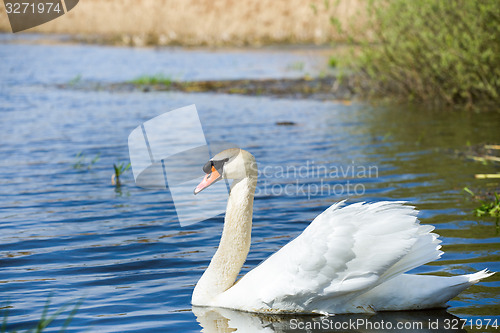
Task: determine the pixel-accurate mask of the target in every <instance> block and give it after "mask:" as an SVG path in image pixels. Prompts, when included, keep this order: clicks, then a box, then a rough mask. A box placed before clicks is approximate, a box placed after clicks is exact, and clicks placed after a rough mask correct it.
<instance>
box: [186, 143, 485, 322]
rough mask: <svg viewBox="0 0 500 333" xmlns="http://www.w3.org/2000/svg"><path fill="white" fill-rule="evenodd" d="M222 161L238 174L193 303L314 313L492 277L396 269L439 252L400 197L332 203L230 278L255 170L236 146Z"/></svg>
mask: <svg viewBox="0 0 500 333" xmlns="http://www.w3.org/2000/svg"><path fill="white" fill-rule="evenodd" d="M224 159H227V161H226V162H225V164H224V166H223V170H222V177H224V178H230V179H236V180H235V182H234V183H233V185H232V188H231V193H230V197H229V200H228V207H227V211H226V219H225V224H224V230H223V234H222V237H221V243H220V246H219V248H218V250H217V253H216V254H215V255H214V258H213V259H212V262H211V263H210V266H209V267H208V268H207V270H206V272H205V274H204V275H203V277H202V278H201V279H200V281H199V282H198V284H197V286H196V288H195V291H194V292H193V299H192V303H193V305H200V306H215V307H223V308H230V309H237V310H243V311H250V312H263V313H322V314H336V313H337V314H338V313H359V312H373V311H387V310H412V309H424V308H435V307H443V306H445V304H446V302H447V301H448V300H449V299H451V298H453V297H455V296H456V295H457V294H458V293H460V292H461V291H462V290H464V289H466V288H467V287H469V286H470V285H472V284H474V283H476V282H478V281H479V280H480V279H483V278H486V277H488V276H490V275H492V274H493V273H488V272H487V271H486V270H484V271H481V272H477V273H475V274H471V275H462V276H455V277H437V276H420V275H410V274H404V273H405V272H407V271H409V270H411V269H413V268H415V267H418V266H420V265H423V264H425V263H428V262H430V261H433V260H436V259H438V258H439V257H440V256H441V254H442V252H441V251H440V250H439V248H440V245H439V243H440V241H439V240H438V235H436V234H434V233H432V230H433V229H434V228H433V227H432V226H422V225H420V224H419V221H418V219H417V217H416V216H417V211H416V210H415V209H414V207H411V206H408V205H404V204H403V203H402V202H386V201H385V202H378V203H373V204H366V203H356V204H352V205H348V206H345V205H344V202H340V203H337V204H334V205H332V206H331V207H330V208H328V209H327V210H325V211H324V212H323V213H322V214H320V215H319V216H318V217H316V218H315V219H314V221H313V222H311V224H310V225H309V226H308V227H307V228H306V229H305V230H304V231H303V232H302V233H301V234H300V235H299V236H298V237H297V238H295V239H294V240H292V241H291V242H289V243H288V244H286V245H285V246H284V247H283V248H281V249H280V250H279V251H278V252H276V253H275V254H273V255H272V256H271V257H269V258H268V259H267V260H265V261H264V262H262V263H261V264H260V265H259V266H257V267H256V268H254V269H253V270H251V271H250V272H249V273H247V274H246V275H245V276H243V277H242V278H241V279H240V280H239V281H237V283H236V284H234V280H235V278H236V276H237V274H238V272H239V270H240V269H241V266H242V265H243V263H244V261H245V259H246V256H247V254H248V249H249V246H250V230H251V220H252V209H253V193H254V191H255V184H256V179H257V177H256V174H257V173H256V170H254V169H255V164H254V162H255V160H254V159H253V156H252V155H251V154H249V153H248V152H246V151H244V150H239V149H230V150H226V151H223V152H222V153H220V154H218V155H216V156H215V157H214V158H213V160H214V161H218V160H224ZM235 165H238V170H233V166H235ZM242 168H244V171H245V172H244V175H245V176H244V178H242V176H241V174H242V172H241V171H242V170H241V169H242ZM236 171H238V177H232V175H234V174H236ZM208 178H209V177H208ZM206 186H208V185H206Z"/></svg>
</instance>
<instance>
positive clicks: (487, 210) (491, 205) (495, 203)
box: [464, 187, 500, 217]
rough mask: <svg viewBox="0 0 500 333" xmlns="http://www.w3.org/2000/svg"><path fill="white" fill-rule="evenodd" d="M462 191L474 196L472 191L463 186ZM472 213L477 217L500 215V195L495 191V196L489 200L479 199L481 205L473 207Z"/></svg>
mask: <svg viewBox="0 0 500 333" xmlns="http://www.w3.org/2000/svg"><path fill="white" fill-rule="evenodd" d="M464 191H465V192H467V193H469V194H470V195H471V196H473V197H476V195H475V194H474V192H472V191H471V190H469V189H468V188H467V187H464ZM474 214H475V215H476V216H478V217H481V216H491V217H500V195H499V194H498V193H496V192H495V197H494V198H493V200H491V201H485V200H481V205H480V206H479V207H477V208H475V209H474Z"/></svg>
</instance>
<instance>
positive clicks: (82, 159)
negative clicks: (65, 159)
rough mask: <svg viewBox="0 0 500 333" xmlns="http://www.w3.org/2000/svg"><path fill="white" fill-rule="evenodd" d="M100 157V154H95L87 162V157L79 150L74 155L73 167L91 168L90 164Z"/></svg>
mask: <svg viewBox="0 0 500 333" xmlns="http://www.w3.org/2000/svg"><path fill="white" fill-rule="evenodd" d="M100 158H101V154H97V155H96V156H94V158H92V159H91V160H90V161H89V162H87V158H86V156H85V154H84V153H82V152H79V153H78V154H76V156H75V162H74V163H73V168H75V169H83V168H85V167H86V168H87V169H91V168H92V166H93V165H94V164H96V163H97V161H99V159H100Z"/></svg>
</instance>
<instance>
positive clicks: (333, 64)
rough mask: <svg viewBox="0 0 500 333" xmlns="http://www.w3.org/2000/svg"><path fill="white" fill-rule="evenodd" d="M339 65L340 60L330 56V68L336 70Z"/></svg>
mask: <svg viewBox="0 0 500 333" xmlns="http://www.w3.org/2000/svg"><path fill="white" fill-rule="evenodd" d="M338 64H339V60H338V59H337V58H336V57H334V56H330V58H328V66H330V67H332V68H335V67H337V66H338Z"/></svg>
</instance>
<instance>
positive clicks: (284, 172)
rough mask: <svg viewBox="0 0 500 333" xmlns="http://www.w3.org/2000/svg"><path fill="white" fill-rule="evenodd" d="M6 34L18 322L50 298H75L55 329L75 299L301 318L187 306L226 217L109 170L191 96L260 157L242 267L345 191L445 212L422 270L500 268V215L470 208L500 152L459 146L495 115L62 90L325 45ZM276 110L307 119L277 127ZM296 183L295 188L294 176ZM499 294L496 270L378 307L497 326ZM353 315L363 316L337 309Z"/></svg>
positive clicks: (2, 115)
mask: <svg viewBox="0 0 500 333" xmlns="http://www.w3.org/2000/svg"><path fill="white" fill-rule="evenodd" d="M0 42H1V43H0V59H2V60H1V63H0V119H1V125H2V131H1V132H0V267H1V268H0V302H1V303H0V307H2V308H3V310H2V313H3V314H5V313H7V323H8V324H7V329H8V330H25V329H28V328H32V327H33V326H34V325H35V324H36V322H37V321H38V320H39V319H40V318H41V316H42V312H43V309H44V307H45V306H46V302H47V301H48V300H49V302H50V305H49V306H48V309H49V314H52V313H54V312H56V311H57V309H59V308H60V307H61V306H63V305H64V304H68V302H69V306H68V307H67V308H66V309H65V311H64V312H63V313H62V314H60V315H59V316H58V319H56V321H55V322H54V323H52V324H51V326H49V327H48V328H47V331H59V329H60V328H61V327H62V326H63V325H64V320H65V319H66V318H67V317H68V316H69V315H70V311H71V309H72V308H73V304H75V303H76V302H78V301H81V305H80V306H79V309H78V311H77V313H76V315H75V316H74V318H73V319H72V321H71V323H70V325H69V327H68V331H72V332H73V331H74V332H76V331H78V332H80V331H88V332H92V331H99V332H139V331H141V332H152V331H171V332H197V331H200V330H201V326H200V323H199V322H198V321H197V317H196V316H198V317H199V318H200V319H198V320H199V321H200V322H201V324H202V325H203V326H204V327H205V328H206V330H207V331H208V332H215V331H217V330H215V329H214V327H215V326H214V325H215V324H214V323H215V321H216V320H218V323H219V327H223V326H224V325H226V326H227V327H228V329H227V330H224V329H222V328H221V329H220V331H221V332H226V331H227V332H229V331H231V328H240V329H243V330H242V331H243V332H253V331H266V332H273V331H276V332H282V331H286V330H287V329H289V328H290V318H265V317H256V316H252V315H249V314H243V313H234V312H230V311H227V312H221V313H219V312H212V313H210V314H209V315H206V314H204V313H203V312H204V311H205V310H204V309H198V310H197V309H193V310H192V309H191V305H190V298H191V293H192V291H193V288H194V285H195V283H196V282H197V280H198V279H199V277H200V276H201V274H202V273H203V271H204V269H205V268H206V266H207V264H208V262H209V260H210V258H211V256H212V255H213V253H214V251H215V249H216V246H217V245H218V241H219V237H220V232H221V229H222V223H223V216H218V217H216V218H211V219H209V220H206V221H204V222H202V223H198V224H195V225H192V226H188V227H181V226H180V225H179V223H178V221H177V217H176V214H175V210H174V206H173V203H172V200H171V198H170V195H169V193H168V192H162V191H153V190H144V189H140V188H138V187H136V186H135V184H134V180H133V177H132V174H131V172H130V171H128V172H126V173H125V175H124V176H123V177H122V182H123V185H122V186H121V187H119V188H117V187H115V186H113V185H112V184H111V175H112V173H113V167H112V166H113V163H120V162H124V163H128V148H127V137H128V134H129V133H130V132H131V131H132V130H133V129H134V128H135V127H137V126H138V125H140V124H141V123H142V122H144V121H146V120H148V119H151V118H153V117H155V116H157V115H159V114H162V113H164V112H167V111H169V110H172V109H174V108H178V107H182V106H185V105H189V104H193V103H194V104H196V105H197V108H198V112H199V114H200V118H201V121H202V124H203V128H204V131H205V133H206V137H207V140H208V141H209V142H212V141H220V140H225V141H230V142H234V143H237V144H238V145H239V146H241V147H242V148H245V149H247V150H249V151H250V152H251V153H253V154H254V155H255V157H256V159H257V161H258V162H259V168H260V170H261V174H260V179H259V184H258V189H257V196H256V199H255V211H254V229H253V234H252V237H253V238H252V248H251V252H250V254H249V257H248V260H247V262H246V264H245V266H244V272H246V271H248V270H249V269H250V268H251V267H254V266H255V265H257V264H258V263H259V262H260V261H262V260H263V259H265V258H266V257H268V256H269V255H270V254H272V253H273V252H275V251H276V250H278V249H279V248H280V247H281V246H283V245H284V244H286V243H287V242H288V241H289V240H290V239H292V238H293V237H295V236H297V235H298V234H299V233H300V232H301V231H302V230H303V229H304V228H305V227H306V226H307V224H308V223H309V221H311V220H312V219H313V218H314V217H315V216H316V215H318V214H319V213H321V212H322V211H323V210H324V209H325V208H327V207H328V206H329V205H330V204H332V203H334V202H336V201H338V200H342V199H346V198H349V199H350V202H356V201H377V200H406V201H409V202H410V203H411V204H413V205H415V206H416V207H417V208H418V209H419V210H420V211H421V212H420V215H419V216H420V218H421V220H422V223H429V224H433V225H435V226H436V231H437V233H439V234H440V235H441V239H442V240H443V249H444V251H445V252H446V253H445V255H444V256H443V258H442V259H441V260H439V261H437V262H434V263H431V264H428V265H425V266H422V267H420V268H418V269H417V270H416V272H417V273H432V274H439V275H455V274H464V273H470V272H475V271H477V270H481V269H484V268H489V269H490V270H493V271H500V264H499V261H500V247H499V243H500V236H499V226H498V222H497V221H495V220H494V219H489V218H476V217H474V216H473V215H472V213H471V211H472V209H473V208H474V207H475V206H476V203H475V202H473V201H471V200H470V198H469V197H468V196H467V195H466V194H464V192H463V191H462V189H463V188H464V187H465V186H467V187H469V188H470V189H473V190H480V189H483V188H489V189H495V188H498V184H497V183H495V182H494V181H491V180H490V181H488V180H476V179H474V174H476V173H495V172H498V167H497V166H495V165H492V164H486V165H484V164H481V163H477V162H474V161H470V160H466V159H464V158H463V157H461V155H460V154H457V153H456V152H457V151H464V150H465V149H466V147H467V146H468V145H475V144H479V143H492V142H495V143H498V142H499V139H500V134H499V133H500V130H499V129H500V117H499V114H498V113H496V114H495V113H490V114H474V113H465V112H464V113H461V112H459V113H453V114H452V113H447V112H441V113H431V112H430V111H427V110H424V109H418V108H415V109H410V108H408V107H397V108H377V107H370V106H367V105H365V104H361V103H350V102H345V101H344V102H342V101H318V100H289V99H276V98H268V97H252V96H238V95H216V94H206V93H197V94H186V93H175V92H162V93H142V92H126V93H125V92H113V91H79V90H74V89H59V88H57V87H56V84H59V83H68V82H69V81H71V80H73V79H75V77H76V78H78V80H89V81H97V82H117V81H124V80H130V79H133V78H135V77H137V76H139V75H143V74H158V73H163V74H165V75H169V76H172V77H173V78H176V79H184V80H196V79H229V78H268V77H294V76H295V77H298V76H303V75H305V74H306V73H309V74H313V75H315V74H319V73H320V72H321V71H322V70H323V69H322V66H323V65H322V64H323V63H326V60H325V59H324V58H323V57H322V56H321V55H320V54H317V53H314V52H312V53H311V52H308V51H304V50H292V51H290V50H289V51H279V50H261V51H258V50H249V51H246V52H243V51H204V50H183V49H158V50H155V49H130V48H110V47H102V46H82V45H36V44H32V43H20V42H18V41H16V40H14V42H13V40H12V39H11V38H10V37H9V38H7V37H5V36H3V37H2V38H0ZM280 121H289V122H294V123H295V124H296V125H295V126H277V125H276V123H277V122H280ZM264 170H265V172H263V171H264ZM325 170H328V172H326V171H325ZM335 170H337V173H335V172H334V171H335ZM342 170H343V171H342ZM362 170H365V174H364V175H361V174H359V172H361V171H362ZM301 171H302V172H301ZM353 171H355V174H353V173H352V172H353ZM200 172H201V166H200ZM342 172H344V174H342ZM287 184H292V185H293V186H289V187H287V188H288V189H289V191H287V192H285V191H283V188H285V185H287ZM290 189H293V190H290ZM499 295H500V282H499V276H498V275H496V276H493V277H491V278H489V279H487V280H486V281H485V282H481V283H479V284H478V285H475V286H473V287H471V288H470V289H468V290H467V291H466V292H464V293H462V294H461V295H460V296H458V297H457V298H455V299H453V300H452V301H451V302H450V303H449V304H450V308H449V309H448V310H447V311H444V310H441V311H428V312H423V313H421V312H411V313H398V314H395V315H394V314H393V315H391V314H379V315H377V316H378V317H374V318H375V319H377V318H378V319H380V320H388V321H391V320H392V321H397V320H417V321H418V320H420V321H427V320H428V319H429V318H434V319H435V318H437V319H438V320H445V319H448V320H454V319H457V318H465V319H473V320H477V319H486V318H490V319H497V320H498V321H499V322H498V324H499V325H500V317H499V313H500V307H499V305H498V303H499V302H498V300H499ZM349 318H351V319H352V318H358V317H349V316H348V317H338V318H337V320H348V319H349ZM415 318H416V319H415ZM422 318H423V319H422ZM300 320H302V322H304V323H306V322H314V319H311V318H302V319H300ZM221 323H222V324H221ZM248 327H251V329H249V328H248ZM245 328H246V330H245ZM479 331H481V329H479Z"/></svg>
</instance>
